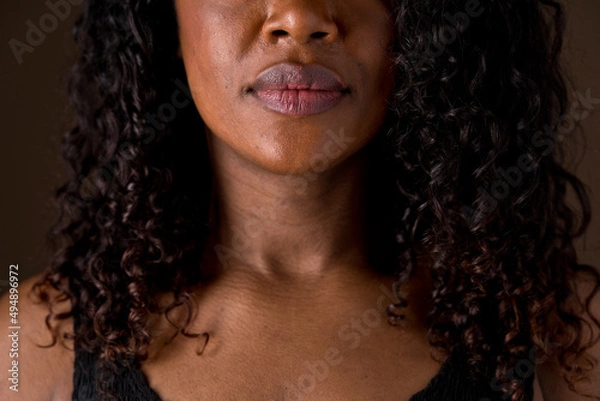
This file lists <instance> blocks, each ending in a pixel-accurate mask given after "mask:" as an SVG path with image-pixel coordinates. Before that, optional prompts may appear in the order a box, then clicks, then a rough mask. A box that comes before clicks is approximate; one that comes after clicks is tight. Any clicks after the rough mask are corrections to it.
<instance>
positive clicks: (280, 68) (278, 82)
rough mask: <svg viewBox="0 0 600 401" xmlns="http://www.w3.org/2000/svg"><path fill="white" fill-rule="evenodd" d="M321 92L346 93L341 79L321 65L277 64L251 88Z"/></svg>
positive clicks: (256, 89)
mask: <svg viewBox="0 0 600 401" xmlns="http://www.w3.org/2000/svg"><path fill="white" fill-rule="evenodd" d="M292 89H296V90H320V91H337V92H345V91H347V88H346V87H345V85H344V84H343V83H342V80H341V79H340V77H339V76H338V75H337V74H336V73H335V72H333V71H331V70H330V69H328V68H326V67H324V66H322V65H319V64H307V65H298V64H290V63H281V64H276V65H274V66H272V67H269V68H267V69H266V70H264V71H263V72H261V73H260V74H259V75H258V77H257V79H256V81H254V83H253V84H252V85H251V86H250V88H249V90H248V91H250V92H252V91H256V92H258V91H267V90H292Z"/></svg>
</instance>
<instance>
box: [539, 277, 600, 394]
mask: <svg viewBox="0 0 600 401" xmlns="http://www.w3.org/2000/svg"><path fill="white" fill-rule="evenodd" d="M577 284H578V285H577V295H578V297H579V299H580V300H582V301H584V302H585V300H586V299H588V297H589V296H590V295H591V294H592V291H593V289H594V288H593V280H589V279H587V278H585V277H583V276H582V277H581V278H579V279H578V280H577ZM573 303H574V306H573V308H574V310H580V309H581V307H580V306H579V305H577V304H578V302H577V300H573ZM590 312H591V314H592V315H593V318H594V319H596V320H597V319H598V318H600V292H598V293H596V295H595V296H594V297H593V298H591V299H590ZM582 318H583V319H584V320H585V321H586V322H588V323H589V326H587V325H585V324H584V325H583V327H584V328H583V341H586V342H587V341H588V340H589V339H590V338H592V337H591V336H593V338H598V337H599V336H600V329H599V328H598V326H597V325H596V324H595V323H594V322H593V318H592V316H589V315H588V314H585V313H582ZM587 355H589V356H591V357H593V358H595V360H596V366H595V368H594V370H593V371H592V372H590V373H589V374H588V380H586V381H584V382H580V383H578V384H577V385H576V387H575V388H576V389H577V390H579V391H580V392H581V393H583V394H591V395H594V396H595V397H596V398H594V399H600V340H599V341H597V342H596V344H595V345H594V346H593V347H592V348H590V349H588V350H587ZM575 362H576V363H577V364H579V365H581V366H589V362H587V361H586V359H585V358H584V357H581V358H579V359H577V360H576V361H575ZM535 374H536V381H537V382H538V384H539V389H540V390H541V391H540V392H541V394H542V395H543V398H541V397H539V398H536V401H537V400H542V399H543V400H544V401H589V400H591V399H592V398H589V397H587V398H586V397H584V396H581V395H578V394H577V393H575V392H573V391H571V390H569V387H568V384H567V383H566V381H565V380H564V379H563V375H562V370H561V368H560V365H559V363H558V361H557V359H556V355H550V357H549V358H548V359H547V360H546V361H544V362H543V363H540V364H538V365H537V366H536V370H535Z"/></svg>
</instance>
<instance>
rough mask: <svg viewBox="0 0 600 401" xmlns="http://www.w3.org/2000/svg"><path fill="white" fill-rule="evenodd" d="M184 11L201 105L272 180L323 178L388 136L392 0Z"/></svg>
mask: <svg viewBox="0 0 600 401" xmlns="http://www.w3.org/2000/svg"><path fill="white" fill-rule="evenodd" d="M233 3H236V4H233ZM367 3H368V4H367ZM176 5H177V14H178V19H179V21H178V22H179V29H180V31H179V37H180V43H181V54H182V58H183V61H184V64H185V68H186V74H187V78H188V82H189V84H190V89H191V91H192V95H193V98H194V102H195V104H196V107H197V109H198V111H199V113H200V115H201V116H202V118H203V120H204V122H205V124H206V126H207V128H208V131H209V135H213V136H215V137H216V138H217V139H218V140H219V142H220V143H222V144H224V145H225V146H227V147H229V148H230V149H231V150H233V151H234V152H236V153H237V154H238V155H240V156H242V157H243V158H245V159H247V160H249V161H250V162H252V163H254V164H255V165H257V166H259V167H261V168H264V169H267V170H270V171H272V172H277V173H283V174H300V173H306V172H322V171H324V170H326V169H328V168H331V167H333V166H335V165H337V164H339V163H340V162H342V161H343V160H345V159H347V158H349V157H350V156H351V155H353V154H354V153H356V152H357V151H359V150H360V149H362V148H363V147H364V146H365V145H366V144H367V143H368V142H369V141H370V140H371V139H372V138H373V137H374V135H375V134H376V133H377V131H378V130H379V129H380V127H381V124H382V122H383V119H384V116H385V113H386V111H387V101H388V99H389V96H390V94H391V89H392V87H393V79H394V77H393V75H394V70H393V63H392V62H391V57H390V54H389V51H388V49H389V45H390V43H391V40H392V35H393V32H392V31H393V27H392V26H391V25H390V19H389V11H388V9H387V7H386V6H385V4H384V2H383V1H375V0H372V1H364V0H345V1H319V2H316V1H315V2H312V1H299V2H290V1H267V2H263V1H260V2H259V1H256V2H255V1H249V2H241V1H239V0H231V1H225V0H214V1H213V0H205V1H199V2H198V1H195V0H176Z"/></svg>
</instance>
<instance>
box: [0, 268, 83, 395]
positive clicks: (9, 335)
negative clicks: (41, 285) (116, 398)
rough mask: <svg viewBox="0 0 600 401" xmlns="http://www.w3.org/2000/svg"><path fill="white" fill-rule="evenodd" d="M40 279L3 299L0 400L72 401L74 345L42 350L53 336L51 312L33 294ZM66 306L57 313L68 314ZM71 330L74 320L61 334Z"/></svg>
mask: <svg viewBox="0 0 600 401" xmlns="http://www.w3.org/2000/svg"><path fill="white" fill-rule="evenodd" d="M39 277H40V275H36V276H34V277H31V278H29V279H27V280H24V281H22V282H18V286H17V287H16V290H12V292H11V291H7V292H6V293H4V294H3V295H2V297H1V298H0V324H1V326H0V327H1V328H2V331H3V333H4V334H3V335H0V355H1V356H0V372H3V373H2V376H3V377H1V378H0V379H1V381H0V383H2V385H0V400H23V401H25V400H27V401H56V400H61V401H64V400H68V399H70V398H71V392H72V386H73V384H72V381H73V380H72V377H73V364H74V353H73V351H72V348H73V346H72V341H64V342H63V341H60V340H58V341H57V343H56V344H55V345H53V346H51V347H43V346H47V345H49V344H51V343H52V335H51V334H50V331H49V330H48V329H47V328H46V323H45V319H46V315H47V314H48V308H47V306H46V305H45V304H43V303H39V302H36V301H37V297H35V296H34V294H32V293H31V290H32V287H33V284H34V283H35V282H36V281H37V280H38V279H39ZM13 285H14V284H13ZM9 288H11V287H9ZM66 303H67V301H65V302H63V304H61V305H58V306H57V308H56V311H61V312H62V311H67V310H69V309H70V305H67V304H66ZM72 326H73V323H72V319H67V320H63V321H62V322H61V324H60V326H59V327H60V331H61V332H64V331H69V332H72V330H73V327H72ZM40 345H41V346H40Z"/></svg>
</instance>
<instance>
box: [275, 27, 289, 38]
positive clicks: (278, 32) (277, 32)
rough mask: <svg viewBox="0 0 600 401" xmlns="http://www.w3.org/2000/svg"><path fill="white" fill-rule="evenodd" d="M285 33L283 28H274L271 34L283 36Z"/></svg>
mask: <svg viewBox="0 0 600 401" xmlns="http://www.w3.org/2000/svg"><path fill="white" fill-rule="evenodd" d="M285 35H287V32H286V31H284V30H283V29H276V30H274V31H273V36H277V37H279V36H285Z"/></svg>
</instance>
